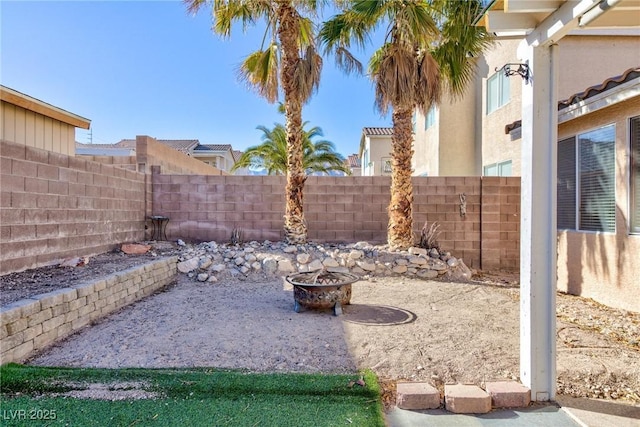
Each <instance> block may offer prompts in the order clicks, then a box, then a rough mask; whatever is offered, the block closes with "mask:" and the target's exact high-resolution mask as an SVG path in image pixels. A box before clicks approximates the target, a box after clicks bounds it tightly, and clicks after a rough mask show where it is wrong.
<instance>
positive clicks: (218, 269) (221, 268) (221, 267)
mask: <svg viewBox="0 0 640 427" xmlns="http://www.w3.org/2000/svg"><path fill="white" fill-rule="evenodd" d="M225 268H226V267H225V266H224V264H216V265H214V266H213V267H211V268H210V269H209V270H211V271H215V272H216V273H220V272H221V271H224V269H225Z"/></svg>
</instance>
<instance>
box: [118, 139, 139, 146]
mask: <svg viewBox="0 0 640 427" xmlns="http://www.w3.org/2000/svg"><path fill="white" fill-rule="evenodd" d="M113 145H114V146H116V147H120V148H136V140H135V139H121V140H120V141H119V142H116V143H115V144H113Z"/></svg>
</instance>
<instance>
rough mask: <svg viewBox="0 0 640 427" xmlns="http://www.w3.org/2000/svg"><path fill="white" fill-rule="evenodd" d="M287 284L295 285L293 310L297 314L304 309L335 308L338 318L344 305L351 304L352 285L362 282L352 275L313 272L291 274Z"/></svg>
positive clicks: (287, 278)
mask: <svg viewBox="0 0 640 427" xmlns="http://www.w3.org/2000/svg"><path fill="white" fill-rule="evenodd" d="M286 280H287V282H289V283H291V284H292V285H293V299H294V301H295V304H294V307H293V309H294V310H295V312H296V313H300V311H302V307H304V308H312V309H326V308H333V312H334V314H335V315H336V316H339V315H341V314H342V305H346V304H349V303H350V302H351V284H352V283H354V282H357V281H358V280H360V278H359V277H358V276H356V275H355V274H351V273H337V272H330V271H324V270H323V271H313V272H307V273H296V274H290V275H288V276H287V277H286Z"/></svg>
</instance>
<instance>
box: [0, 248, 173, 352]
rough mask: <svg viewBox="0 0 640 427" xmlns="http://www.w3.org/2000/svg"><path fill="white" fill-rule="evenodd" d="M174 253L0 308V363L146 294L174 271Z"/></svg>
mask: <svg viewBox="0 0 640 427" xmlns="http://www.w3.org/2000/svg"><path fill="white" fill-rule="evenodd" d="M177 261H178V257H176V256H173V257H168V258H164V259H160V260H157V261H153V262H151V263H149V264H145V265H142V266H136V267H132V268H130V269H128V270H124V271H121V272H118V273H114V274H112V275H110V276H107V277H105V278H101V279H97V280H95V281H92V282H88V283H82V284H79V285H74V286H71V287H68V288H63V289H58V290H56V291H53V292H48V293H46V294H40V295H36V296H33V297H30V298H26V299H22V300H19V301H16V302H13V303H11V304H8V305H6V306H4V307H2V308H1V309H0V345H1V348H2V353H1V354H0V364H5V363H10V362H22V361H24V360H25V359H27V358H28V357H29V356H30V355H31V354H33V353H34V352H35V351H38V350H42V349H44V348H45V347H48V346H49V345H51V344H53V343H55V342H56V341H58V340H60V339H62V338H65V337H67V336H68V335H70V334H72V333H73V332H76V331H77V330H79V329H81V328H83V327H85V326H87V325H88V324H90V323H91V322H93V321H95V320H98V319H100V318H102V317H105V316H106V315H108V314H109V313H111V312H113V311H115V310H117V309H119V308H122V307H124V306H126V305H129V304H131V303H133V302H135V301H138V300H140V299H142V298H144V297H147V296H149V295H151V294H152V293H154V292H156V291H157V290H159V289H162V288H163V287H165V286H167V285H168V284H169V283H171V282H172V281H173V280H175V278H176V275H177V268H176V264H177Z"/></svg>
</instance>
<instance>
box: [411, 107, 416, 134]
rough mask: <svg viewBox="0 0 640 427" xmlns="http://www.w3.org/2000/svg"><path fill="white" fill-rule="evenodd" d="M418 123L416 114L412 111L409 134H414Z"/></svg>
mask: <svg viewBox="0 0 640 427" xmlns="http://www.w3.org/2000/svg"><path fill="white" fill-rule="evenodd" d="M417 121H418V114H417V113H416V112H415V111H414V112H413V116H412V117H411V132H413V133H414V135H415V133H416V123H417Z"/></svg>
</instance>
